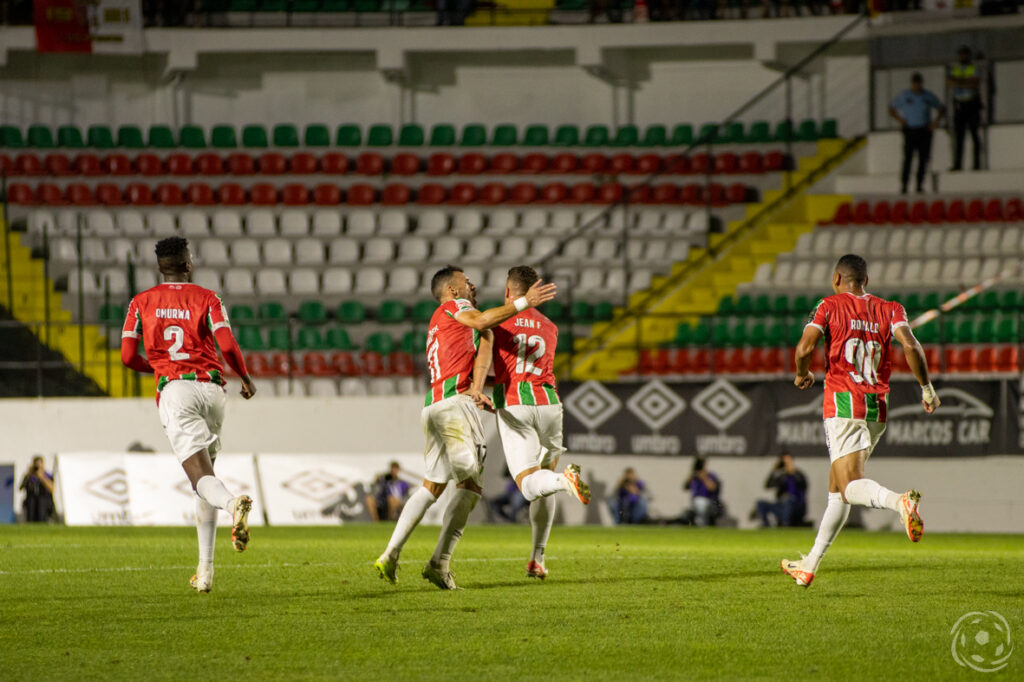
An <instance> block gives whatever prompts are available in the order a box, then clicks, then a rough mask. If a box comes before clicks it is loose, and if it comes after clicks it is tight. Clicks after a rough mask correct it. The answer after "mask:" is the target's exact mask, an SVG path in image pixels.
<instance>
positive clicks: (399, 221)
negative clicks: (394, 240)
mask: <svg viewBox="0 0 1024 682" xmlns="http://www.w3.org/2000/svg"><path fill="white" fill-rule="evenodd" d="M408 231H409V218H408V217H407V216H406V215H405V213H404V212H402V211H396V210H394V209H391V210H387V211H384V212H383V213H381V214H380V231H379V232H378V234H380V235H381V236H384V237H401V236H404V235H405V234H406V233H407V232H408Z"/></svg>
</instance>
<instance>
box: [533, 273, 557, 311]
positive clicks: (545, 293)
mask: <svg viewBox="0 0 1024 682" xmlns="http://www.w3.org/2000/svg"><path fill="white" fill-rule="evenodd" d="M557 290H558V287H557V286H556V285H555V284H544V280H542V279H539V280H537V281H536V282H534V283H533V286H532V287H530V290H529V291H527V292H526V302H527V303H529V304H530V307H531V308H536V307H537V306H539V305H541V304H542V303H547V302H548V301H550V300H551V299H553V298H554V297H555V292H556V291H557Z"/></svg>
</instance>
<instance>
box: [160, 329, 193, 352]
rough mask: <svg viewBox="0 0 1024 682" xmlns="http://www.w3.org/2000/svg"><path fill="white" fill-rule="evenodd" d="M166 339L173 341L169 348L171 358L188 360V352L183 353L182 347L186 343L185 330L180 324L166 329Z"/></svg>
mask: <svg viewBox="0 0 1024 682" xmlns="http://www.w3.org/2000/svg"><path fill="white" fill-rule="evenodd" d="M164 341H173V343H171V347H170V348H168V349H167V352H168V353H169V355H170V358H171V360H174V361H177V360H188V358H189V355H188V353H182V352H181V347H182V346H184V345H185V330H184V329H182V328H181V327H179V326H178V325H172V326H170V327H167V328H166V329H164Z"/></svg>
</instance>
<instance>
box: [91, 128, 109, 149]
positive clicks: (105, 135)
mask: <svg viewBox="0 0 1024 682" xmlns="http://www.w3.org/2000/svg"><path fill="white" fill-rule="evenodd" d="M86 142H88V143H89V146H90V147H93V148H95V149H113V148H114V147H115V146H116V145H115V144H114V134H113V133H112V132H110V128H109V127H107V126H89V130H88V131H87V132H86Z"/></svg>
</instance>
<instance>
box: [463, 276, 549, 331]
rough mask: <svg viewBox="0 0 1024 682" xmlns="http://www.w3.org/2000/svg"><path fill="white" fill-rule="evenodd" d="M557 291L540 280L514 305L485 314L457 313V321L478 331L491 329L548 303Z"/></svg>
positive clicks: (475, 311)
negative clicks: (519, 314)
mask: <svg viewBox="0 0 1024 682" xmlns="http://www.w3.org/2000/svg"><path fill="white" fill-rule="evenodd" d="M556 290H557V286H556V285H554V284H544V280H538V281H537V282H535V283H534V285H533V286H532V287H530V290H529V291H527V292H526V295H525V296H520V297H519V298H517V299H516V300H515V301H513V302H512V303H506V304H505V305H502V306H498V307H497V308H491V309H490V310H485V311H483V312H481V311H479V310H465V311H463V312H461V313H457V314H456V315H455V319H456V320H458V321H459V322H461V323H462V324H464V325H466V326H467V327H472V328H473V329H476V330H477V331H483V330H484V329H491V328H492V327H497V326H498V325H499V324H501V323H502V322H504V321H505V320H507V319H509V318H512V317H514V316H515V315H516V314H517V313H520V312H522V311H524V310H526V309H527V308H536V307H537V306H539V305H541V304H543V303H547V302H548V301H550V300H551V299H553V298H554V297H555V292H556Z"/></svg>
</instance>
